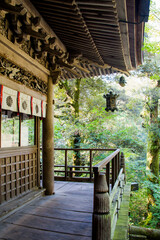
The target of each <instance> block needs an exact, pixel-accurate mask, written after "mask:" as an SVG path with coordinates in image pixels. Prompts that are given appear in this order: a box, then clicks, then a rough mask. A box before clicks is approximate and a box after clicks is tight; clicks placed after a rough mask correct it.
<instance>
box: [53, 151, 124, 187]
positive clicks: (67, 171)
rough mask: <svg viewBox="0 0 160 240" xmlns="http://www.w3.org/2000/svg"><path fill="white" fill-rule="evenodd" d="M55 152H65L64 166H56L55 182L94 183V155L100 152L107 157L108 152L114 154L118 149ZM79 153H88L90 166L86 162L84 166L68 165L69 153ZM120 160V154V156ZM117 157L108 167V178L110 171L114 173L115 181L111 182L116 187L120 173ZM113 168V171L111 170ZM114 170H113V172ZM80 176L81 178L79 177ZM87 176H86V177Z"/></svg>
mask: <svg viewBox="0 0 160 240" xmlns="http://www.w3.org/2000/svg"><path fill="white" fill-rule="evenodd" d="M54 150H55V151H64V164H61V165H60V164H58V165H54V173H55V180H65V181H66V180H68V181H90V182H91V181H93V163H94V161H93V154H94V153H95V152H96V151H98V152H106V155H107V154H108V152H114V151H115V150H116V149H99V148H92V149H89V148H83V149H82V148H75V149H73V148H55V149H54ZM71 151H72V152H73V153H75V152H79V151H81V152H82V151H83V152H84V151H85V152H88V158H89V161H88V165H86V162H85V163H84V165H83V166H75V165H73V164H69V163H68V152H71ZM118 158H119V154H118ZM118 158H117V156H116V157H115V158H114V160H113V162H112V163H111V164H110V163H109V164H108V165H107V169H106V171H107V173H108V174H107V176H108V178H109V177H110V173H109V172H110V171H112V172H113V173H114V174H113V176H114V177H113V179H112V180H111V182H112V185H114V182H115V179H116V177H117V172H118V169H117V167H118V164H119V161H118ZM110 168H111V169H110ZM112 168H113V170H112ZM78 175H79V176H78ZM84 175H86V176H84Z"/></svg>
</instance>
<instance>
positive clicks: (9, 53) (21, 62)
mask: <svg viewBox="0 0 160 240" xmlns="http://www.w3.org/2000/svg"><path fill="white" fill-rule="evenodd" d="M0 56H2V57H4V58H6V59H7V60H8V61H10V62H12V63H14V64H15V65H17V64H18V66H19V67H20V68H22V69H24V70H26V71H28V72H30V73H31V74H33V75H34V76H36V77H38V78H40V79H41V80H43V81H45V82H47V79H48V75H49V74H50V71H49V70H48V69H46V68H45V67H44V66H42V65H41V64H40V63H38V62H37V61H36V60H35V59H33V58H31V57H30V56H29V55H28V54H27V53H25V52H24V51H23V50H21V49H20V48H19V47H18V46H16V45H15V44H13V43H11V42H10V41H9V40H8V39H6V38H5V37H4V36H2V35H0Z"/></svg>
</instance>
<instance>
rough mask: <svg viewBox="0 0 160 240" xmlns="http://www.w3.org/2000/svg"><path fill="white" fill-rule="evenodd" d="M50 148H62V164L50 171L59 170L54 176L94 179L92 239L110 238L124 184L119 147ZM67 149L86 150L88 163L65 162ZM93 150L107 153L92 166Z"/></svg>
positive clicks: (79, 179)
mask: <svg viewBox="0 0 160 240" xmlns="http://www.w3.org/2000/svg"><path fill="white" fill-rule="evenodd" d="M54 150H55V151H64V164H62V165H55V168H56V169H55V170H54V172H55V174H56V173H60V174H63V176H56V175H55V179H57V180H67V181H68V180H71V181H94V201H93V203H94V206H93V218H92V221H93V223H92V240H111V239H113V236H114V231H115V227H116V222H117V218H118V212H119V210H120V205H121V201H122V197H123V190H124V185H125V161H124V155H123V153H122V152H120V150H119V149H96V148H94V149H88V148H87V149H77V148H76V149H72V148H67V149H66V148H55V149H54ZM69 151H73V152H76V151H88V152H89V164H88V165H84V166H74V165H72V164H68V152H69ZM95 151H103V152H104V151H105V152H106V153H107V152H111V153H110V154H109V156H107V157H106V158H105V159H104V160H102V161H101V162H99V163H98V164H96V165H94V164H93V163H94V161H93V153H94V152H95ZM92 165H94V166H92ZM58 168H63V170H62V169H59V170H58ZM85 169H87V170H85ZM76 174H80V175H83V174H88V177H84V176H79V177H77V176H76Z"/></svg>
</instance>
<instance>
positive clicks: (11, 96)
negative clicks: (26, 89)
mask: <svg viewBox="0 0 160 240" xmlns="http://www.w3.org/2000/svg"><path fill="white" fill-rule="evenodd" d="M17 94H18V92H17V91H15V90H12V89H10V88H8V87H5V86H3V93H2V109H4V110H10V111H13V112H18V102H17Z"/></svg>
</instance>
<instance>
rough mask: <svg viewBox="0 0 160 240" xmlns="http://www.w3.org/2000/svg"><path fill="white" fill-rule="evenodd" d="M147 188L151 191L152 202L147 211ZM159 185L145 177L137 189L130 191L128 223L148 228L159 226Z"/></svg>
mask: <svg viewBox="0 0 160 240" xmlns="http://www.w3.org/2000/svg"><path fill="white" fill-rule="evenodd" d="M148 189H150V190H151V191H152V193H153V197H154V199H155V201H154V204H153V205H151V206H150V208H149V212H148ZM159 192H160V186H159V184H154V183H152V182H151V181H148V180H147V179H145V180H144V181H143V184H142V182H141V187H140V189H139V190H138V191H135V192H132V195H131V200H130V212H131V214H130V223H131V224H134V225H137V226H142V227H149V228H160V195H159Z"/></svg>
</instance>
